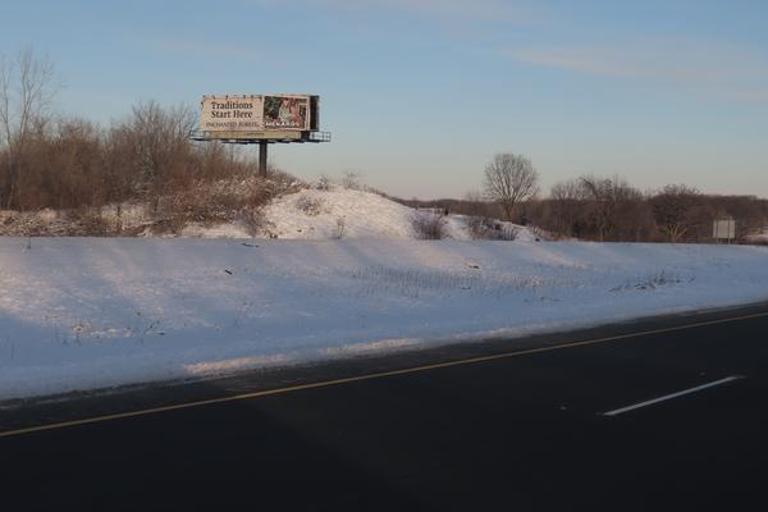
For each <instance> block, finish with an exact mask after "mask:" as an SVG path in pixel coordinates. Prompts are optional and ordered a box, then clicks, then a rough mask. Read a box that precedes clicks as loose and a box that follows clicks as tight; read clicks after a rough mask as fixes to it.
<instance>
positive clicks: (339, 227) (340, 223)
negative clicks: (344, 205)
mask: <svg viewBox="0 0 768 512" xmlns="http://www.w3.org/2000/svg"><path fill="white" fill-rule="evenodd" d="M345 226H346V222H345V221H344V217H339V218H338V219H336V232H335V233H334V234H333V238H334V239H336V240H341V239H342V238H344V229H345Z"/></svg>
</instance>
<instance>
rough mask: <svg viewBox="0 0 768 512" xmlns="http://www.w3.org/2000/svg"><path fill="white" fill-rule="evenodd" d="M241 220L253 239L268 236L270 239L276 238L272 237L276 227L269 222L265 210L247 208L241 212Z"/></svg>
mask: <svg viewBox="0 0 768 512" xmlns="http://www.w3.org/2000/svg"><path fill="white" fill-rule="evenodd" d="M239 220H240V223H241V224H242V225H243V227H245V231H246V232H247V233H248V234H249V235H250V236H252V237H257V236H259V235H261V234H266V235H267V236H269V238H276V237H274V236H271V230H272V228H273V227H274V226H273V225H272V223H271V222H269V221H268V220H267V217H266V216H265V215H264V210H263V209H262V208H260V207H254V208H246V209H245V210H243V211H241V212H240V219H239Z"/></svg>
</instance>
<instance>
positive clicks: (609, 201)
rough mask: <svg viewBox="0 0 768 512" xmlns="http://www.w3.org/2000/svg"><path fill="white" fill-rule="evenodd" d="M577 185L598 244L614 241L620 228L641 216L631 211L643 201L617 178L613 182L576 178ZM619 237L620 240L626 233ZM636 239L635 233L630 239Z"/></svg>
mask: <svg viewBox="0 0 768 512" xmlns="http://www.w3.org/2000/svg"><path fill="white" fill-rule="evenodd" d="M579 183H580V184H581V187H582V190H583V194H584V196H585V197H586V198H587V199H588V200H589V203H590V211H589V213H590V215H589V220H590V222H591V223H592V224H593V226H594V229H595V231H597V234H598V239H599V240H600V241H601V242H602V241H604V240H606V239H608V238H615V236H616V235H617V231H619V230H620V228H626V227H627V226H632V224H633V223H632V222H631V218H632V217H633V216H636V215H638V213H640V212H636V211H634V210H635V209H636V208H635V207H636V206H637V205H638V203H641V202H642V200H643V197H642V194H641V193H640V192H639V191H638V190H637V189H635V188H633V187H632V186H630V185H629V184H628V183H627V182H626V180H624V179H622V178H620V177H618V176H614V177H613V178H598V177H595V176H582V177H581V178H579ZM635 227H636V226H635ZM624 231H626V229H624ZM635 231H636V230H635ZM618 235H619V237H620V235H626V233H621V234H618ZM639 236H640V234H639V233H637V232H636V233H635V234H634V236H633V238H639Z"/></svg>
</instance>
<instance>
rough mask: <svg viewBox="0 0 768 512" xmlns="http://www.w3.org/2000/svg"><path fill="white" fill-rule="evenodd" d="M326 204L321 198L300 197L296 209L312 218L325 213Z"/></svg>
mask: <svg viewBox="0 0 768 512" xmlns="http://www.w3.org/2000/svg"><path fill="white" fill-rule="evenodd" d="M324 206H325V202H324V201H323V200H322V198H319V197H310V196H306V195H303V196H300V197H299V198H298V199H297V200H296V209H297V210H299V211H300V212H303V213H304V214H305V215H308V216H310V217H316V216H317V215H320V213H321V212H322V211H323V207H324Z"/></svg>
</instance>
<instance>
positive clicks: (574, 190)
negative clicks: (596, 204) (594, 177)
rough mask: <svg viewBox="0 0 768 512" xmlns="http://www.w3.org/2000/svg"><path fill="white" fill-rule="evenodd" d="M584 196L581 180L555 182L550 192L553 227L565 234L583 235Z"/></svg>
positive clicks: (550, 212) (559, 232)
mask: <svg viewBox="0 0 768 512" xmlns="http://www.w3.org/2000/svg"><path fill="white" fill-rule="evenodd" d="M584 197H585V194H584V190H583V187H582V186H581V183H580V182H579V180H567V181H561V182H559V183H556V184H554V185H553V186H552V189H551V190H550V192H549V198H550V201H549V202H550V209H549V214H550V218H551V222H550V224H551V229H553V230H554V231H555V232H557V233H558V234H560V235H564V236H576V237H578V236H581V234H582V233H581V224H582V222H581V218H582V216H583V213H584Z"/></svg>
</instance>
